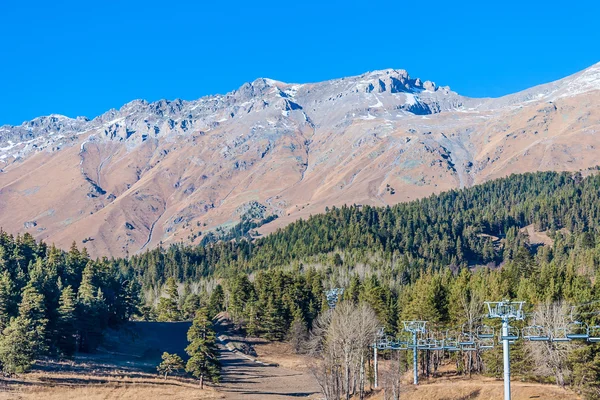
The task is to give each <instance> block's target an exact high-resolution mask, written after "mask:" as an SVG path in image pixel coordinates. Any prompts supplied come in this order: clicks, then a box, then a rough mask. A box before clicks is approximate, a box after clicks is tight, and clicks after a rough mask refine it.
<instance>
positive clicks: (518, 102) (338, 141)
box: [0, 63, 600, 255]
mask: <svg viewBox="0 0 600 400" xmlns="http://www.w3.org/2000/svg"><path fill="white" fill-rule="evenodd" d="M599 97H600V63H599V64H596V65H594V66H592V67H590V68H588V69H586V70H584V71H582V72H580V73H578V74H575V75H572V76H570V77H567V78H564V79H561V80H559V81H556V82H553V83H549V84H545V85H540V86H537V87H535V88H531V89H528V90H525V91H523V92H519V93H516V94H513V95H509V96H504V97H501V98H497V99H474V98H468V97H464V96H461V95H459V94H457V93H455V92H453V91H451V90H450V88H449V87H440V86H437V85H435V83H433V82H430V81H424V82H422V81H421V80H420V79H418V78H411V77H410V76H409V74H408V73H407V72H406V71H405V70H393V69H388V70H382V71H374V72H369V73H365V74H362V75H359V76H355V77H348V78H342V79H335V80H330V81H325V82H319V83H307V84H287V83H283V82H278V81H274V80H270V79H264V78H260V79H257V80H255V81H253V82H251V83H246V84H244V85H242V86H241V87H240V88H239V89H237V90H235V91H232V92H230V93H228V94H225V95H215V96H207V97H203V98H201V99H198V100H195V101H183V100H173V101H167V100H160V101H157V102H153V103H149V102H146V101H144V100H135V101H132V102H130V103H127V104H125V105H124V106H123V107H121V108H120V109H119V110H110V111H108V112H106V113H104V114H102V115H100V116H98V117H96V118H94V119H88V118H85V117H78V118H74V119H71V118H68V117H65V116H60V115H50V116H47V117H39V118H36V119H34V120H32V121H28V122H25V123H23V124H22V125H20V126H7V125H5V126H1V127H0V169H1V170H2V173H0V211H1V215H2V217H0V226H3V227H4V229H5V230H9V231H11V232H15V233H16V232H23V231H29V232H31V233H32V234H33V235H34V236H36V237H37V238H41V239H45V240H47V241H50V242H56V243H57V244H59V245H62V246H68V245H69V244H70V242H71V241H72V240H78V241H81V240H86V243H85V245H86V246H87V247H88V248H89V249H90V251H91V252H92V254H95V255H124V254H131V253H135V252H139V251H143V250H144V249H147V248H150V247H152V246H156V245H159V244H161V243H163V244H164V243H171V242H178V241H184V242H197V241H198V240H200V239H199V238H201V237H204V236H205V235H206V234H208V233H211V232H213V233H214V232H216V231H217V230H218V231H219V232H223V231H226V230H227V229H229V228H230V227H231V226H233V225H235V224H236V223H237V222H238V221H240V218H241V215H240V213H239V212H237V211H236V210H239V209H245V208H247V207H248V205H249V204H252V205H253V207H254V205H255V204H257V205H258V206H257V207H259V208H260V209H261V210H263V212H262V216H263V217H266V216H277V217H278V218H277V219H269V221H272V222H269V223H268V224H267V225H265V226H263V227H262V228H260V231H261V232H263V233H268V232H269V231H270V230H272V229H275V228H277V227H278V226H282V225H283V224H285V223H288V222H290V221H292V220H294V219H296V218H301V217H305V216H307V215H308V214H310V213H316V212H322V211H323V210H324V208H325V206H331V205H340V204H344V203H361V204H363V203H369V204H379V205H385V204H394V203H397V202H400V201H407V200H411V199H414V198H419V197H422V196H427V195H429V194H431V193H436V192H439V191H442V190H448V189H452V188H456V187H464V186H470V185H473V184H476V183H479V182H483V181H485V180H487V179H491V178H494V177H499V176H504V175H506V174H509V173H513V172H526V171H537V170H544V169H556V170H563V169H567V170H573V169H580V168H588V167H591V166H593V165H595V164H596V163H597V154H598V153H597V149H596V146H597V145H598V143H596V142H597V141H598V140H599V138H600V137H599V136H598V135H597V133H598V129H599V128H598V125H599V115H600V109H599V106H598V98H599Z"/></svg>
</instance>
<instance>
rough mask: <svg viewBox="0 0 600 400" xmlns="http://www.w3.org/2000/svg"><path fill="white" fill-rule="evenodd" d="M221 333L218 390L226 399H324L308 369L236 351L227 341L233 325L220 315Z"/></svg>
mask: <svg viewBox="0 0 600 400" xmlns="http://www.w3.org/2000/svg"><path fill="white" fill-rule="evenodd" d="M215 328H216V330H217V333H218V335H219V338H220V340H219V342H218V347H219V360H220V361H221V366H222V371H221V383H220V384H219V386H217V390H218V391H219V392H220V393H222V394H223V395H224V398H225V399H231V400H238V399H249V400H253V399H257V400H258V399H273V400H280V399H298V398H309V399H320V398H322V397H323V396H322V395H321V389H320V388H319V385H318V384H317V382H316V380H315V378H314V377H313V376H312V375H310V373H307V372H301V371H295V370H291V369H287V368H282V367H279V366H275V365H270V364H266V363H262V362H259V361H256V360H254V359H253V358H252V357H249V356H247V355H245V354H242V353H240V352H239V351H237V350H235V349H234V347H233V346H232V345H231V344H230V343H229V341H228V340H227V333H229V329H230V328H231V324H230V322H229V321H228V320H227V319H223V318H220V319H219V320H218V322H217V323H216V324H215Z"/></svg>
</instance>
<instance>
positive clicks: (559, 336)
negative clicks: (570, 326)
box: [550, 327, 571, 343]
mask: <svg viewBox="0 0 600 400" xmlns="http://www.w3.org/2000/svg"><path fill="white" fill-rule="evenodd" d="M550 336H551V338H552V341H553V342H556V343H562V342H570V341H571V339H569V338H568V337H567V328H565V327H558V328H554V330H553V331H552V332H551V333H550Z"/></svg>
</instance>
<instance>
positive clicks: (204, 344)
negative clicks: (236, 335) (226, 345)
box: [185, 308, 221, 389]
mask: <svg viewBox="0 0 600 400" xmlns="http://www.w3.org/2000/svg"><path fill="white" fill-rule="evenodd" d="M187 338H188V342H190V344H189V345H188V346H187V347H186V349H185V351H186V353H187V354H188V355H189V356H190V359H189V360H188V362H187V364H186V367H185V370H186V371H187V372H189V373H190V374H192V375H193V376H195V377H196V378H198V379H199V380H200V388H201V389H202V388H204V379H209V380H211V381H212V382H218V381H219V378H220V375H221V364H220V363H219V360H218V358H217V353H218V350H217V345H216V334H215V331H214V330H213V327H212V323H211V321H210V319H209V318H208V312H207V310H206V308H202V309H200V310H199V311H198V313H197V314H196V317H195V318H194V321H193V323H192V326H191V327H190V329H189V330H188V333H187Z"/></svg>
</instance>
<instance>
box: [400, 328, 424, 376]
mask: <svg viewBox="0 0 600 400" xmlns="http://www.w3.org/2000/svg"><path fill="white" fill-rule="evenodd" d="M402 323H403V324H404V330H405V331H406V332H410V333H412V335H413V343H412V346H413V375H414V376H413V383H414V384H415V385H418V384H419V366H418V362H417V361H418V348H417V335H418V334H419V333H425V332H426V330H425V324H426V323H427V321H402Z"/></svg>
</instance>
